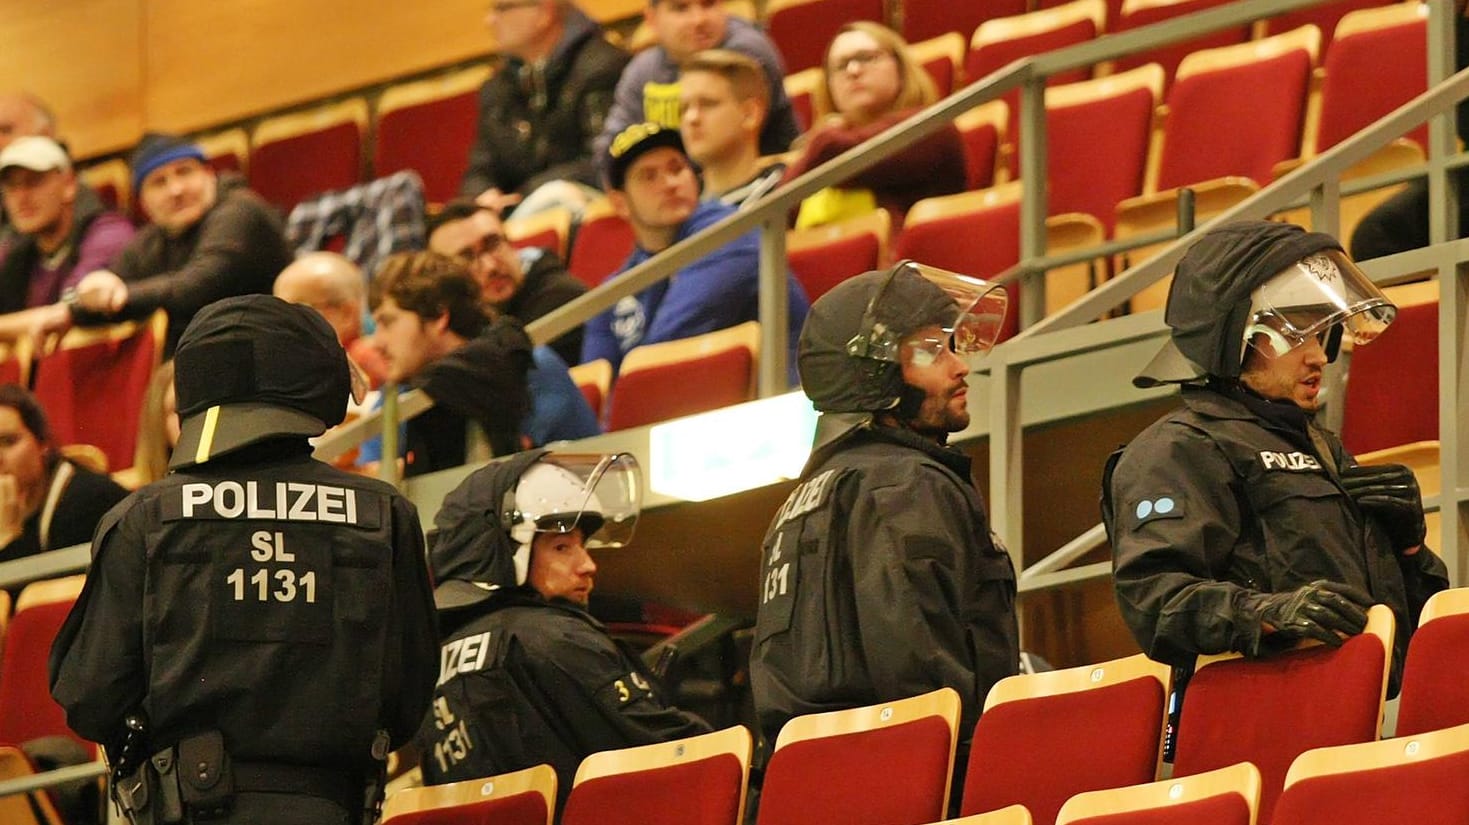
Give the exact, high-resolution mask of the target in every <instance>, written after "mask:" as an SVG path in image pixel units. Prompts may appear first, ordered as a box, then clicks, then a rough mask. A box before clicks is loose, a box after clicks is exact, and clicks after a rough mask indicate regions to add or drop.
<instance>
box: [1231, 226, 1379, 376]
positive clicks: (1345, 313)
mask: <svg viewBox="0 0 1469 825" xmlns="http://www.w3.org/2000/svg"><path fill="white" fill-rule="evenodd" d="M1396 315H1397V307H1395V306H1393V304H1392V302H1391V301H1389V300H1388V298H1387V296H1386V295H1384V294H1383V293H1382V290H1380V289H1378V288H1377V285H1376V284H1374V283H1372V281H1371V280H1370V279H1369V278H1368V277H1367V276H1366V275H1365V274H1363V273H1362V270H1360V269H1358V268H1357V265H1356V264H1354V263H1352V261H1351V259H1350V258H1348V257H1347V256H1346V254H1345V253H1343V252H1342V251H1341V250H1339V249H1324V250H1321V251H1320V252H1315V253H1312V254H1310V255H1308V256H1306V257H1305V258H1302V259H1301V260H1299V261H1297V262H1295V263H1294V264H1291V265H1290V266H1288V267H1286V268H1285V269H1283V270H1281V271H1280V272H1278V273H1276V275H1275V276H1274V277H1272V278H1271V279H1270V280H1268V281H1266V282H1264V283H1262V284H1260V285H1259V286H1257V287H1255V289H1254V290H1253V291H1252V292H1251V293H1250V314H1249V318H1248V319H1247V321H1246V323H1245V330H1244V344H1245V347H1244V350H1243V352H1244V357H1248V354H1249V349H1250V348H1251V347H1254V348H1257V349H1258V348H1261V347H1268V348H1269V351H1270V353H1271V354H1273V355H1275V356H1281V355H1284V354H1285V353H1287V352H1290V351H1291V350H1293V349H1295V348H1296V347H1298V346H1300V345H1302V344H1304V343H1305V342H1306V341H1308V340H1310V339H1311V338H1320V339H1321V340H1322V345H1323V347H1324V349H1325V350H1326V354H1327V359H1328V360H1335V359H1336V349H1337V345H1338V344H1339V342H1340V336H1341V334H1342V333H1343V332H1344V333H1345V334H1346V335H1348V336H1350V337H1351V339H1352V342H1353V343H1354V344H1356V345H1357V346H1362V345H1364V344H1369V343H1371V342H1372V341H1373V340H1374V339H1376V338H1377V336H1378V335H1380V334H1382V331H1383V330H1384V329H1386V328H1387V326H1388V325H1389V324H1391V323H1392V322H1393V318H1394V317H1395V316H1396ZM1257 336H1258V337H1257Z"/></svg>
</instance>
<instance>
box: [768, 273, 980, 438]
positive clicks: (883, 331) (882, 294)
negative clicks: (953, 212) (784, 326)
mask: <svg viewBox="0 0 1469 825" xmlns="http://www.w3.org/2000/svg"><path fill="white" fill-rule="evenodd" d="M1008 298H1009V296H1008V295H1007V293H1006V292H1005V290H1004V288H1003V287H1000V286H998V285H996V284H991V283H989V282H987V281H984V280H983V279H980V278H975V277H971V276H968V275H961V274H959V273H957V272H950V271H948V270H944V269H939V268H937V267H932V266H927V265H925V264H920V263H916V262H914V261H902V262H900V263H898V264H897V265H896V266H894V267H893V268H892V269H889V270H885V271H884V270H874V271H871V272H864V273H862V274H861V275H857V276H855V277H852V278H848V279H847V280H845V281H843V282H842V283H840V284H838V285H837V286H835V287H833V288H832V289H831V291H829V292H827V293H826V294H825V295H822V296H821V297H820V298H818V299H817V300H816V302H815V303H813V304H812V305H811V310H810V312H809V313H808V314H807V316H806V323H805V325H804V326H803V327H802V328H801V338H800V344H799V347H798V352H797V367H798V369H799V370H800V374H801V386H802V388H803V389H804V390H805V392H806V395H807V397H809V398H810V399H811V401H812V404H813V405H814V406H815V407H816V409H817V410H818V411H819V412H823V413H874V412H880V411H884V410H897V411H898V414H899V417H905V416H904V411H905V410H906V408H907V407H908V406H911V405H913V404H915V403H918V402H921V401H922V398H921V392H919V391H918V390H916V389H915V388H911V387H908V386H907V385H906V384H905V383H904V382H903V371H902V363H901V351H902V346H901V344H902V342H903V340H904V339H905V338H907V337H908V336H910V335H912V334H913V333H914V332H916V331H918V330H921V329H923V328H925V327H935V326H936V327H938V328H939V329H940V330H941V335H940V336H939V337H938V338H936V339H935V340H933V341H926V342H918V344H917V345H916V346H910V351H912V353H913V355H912V356H911V357H915V358H922V357H923V356H924V354H925V353H926V354H927V355H928V356H929V357H930V358H934V357H937V356H938V354H939V350H940V349H942V348H947V349H950V350H952V351H954V352H956V353H958V354H959V355H960V356H973V355H976V354H978V353H982V352H986V351H988V350H989V349H990V348H991V347H993V346H994V344H995V342H996V339H997V338H998V337H999V334H1000V329H1001V327H1002V325H1003V324H1004V320H1005V310H1006V307H1007V304H1008ZM910 343H911V342H910ZM915 393H918V395H919V397H918V398H916V400H914V394H915ZM914 409H915V410H916V407H915V408H914ZM909 414H910V415H911V412H909Z"/></svg>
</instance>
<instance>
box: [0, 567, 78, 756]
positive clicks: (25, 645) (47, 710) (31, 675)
mask: <svg viewBox="0 0 1469 825" xmlns="http://www.w3.org/2000/svg"><path fill="white" fill-rule="evenodd" d="M84 581H85V577H83V576H68V577H66V578H64V579H51V580H49V581H41V582H35V583H34V584H30V585H27V586H26V588H25V589H24V590H22V591H21V593H20V597H19V598H17V599H16V602H15V615H14V616H13V617H12V618H11V620H10V624H9V626H8V627H7V628H6V630H5V655H4V657H3V659H0V708H4V709H5V710H4V712H3V713H0V742H4V743H7V744H15V745H19V744H21V743H24V742H28V741H30V740H32V739H38V738H40V737H42V736H69V737H71V738H73V739H76V740H77V741H79V742H82V741H85V740H82V739H81V738H80V737H78V736H77V735H76V734H75V733H73V732H72V730H71V728H69V727H67V726H66V714H65V712H64V711H62V709H61V706H60V705H58V704H56V701H55V700H54V699H52V698H51V688H50V681H49V679H48V678H47V674H46V660H47V658H48V657H49V656H50V655H51V643H52V642H53V641H54V640H55V639H56V634H57V632H58V631H60V630H61V625H62V624H63V623H64V622H65V621H66V617H67V614H69V613H70V612H71V606H72V605H73V604H75V603H76V599H77V596H78V594H80V593H81V592H82V583H83V582H84Z"/></svg>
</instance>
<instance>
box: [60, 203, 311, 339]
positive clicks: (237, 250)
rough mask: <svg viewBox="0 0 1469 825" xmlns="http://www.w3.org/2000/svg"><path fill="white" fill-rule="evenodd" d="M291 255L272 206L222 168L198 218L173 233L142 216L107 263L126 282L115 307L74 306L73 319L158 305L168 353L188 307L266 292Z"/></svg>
mask: <svg viewBox="0 0 1469 825" xmlns="http://www.w3.org/2000/svg"><path fill="white" fill-rule="evenodd" d="M291 257H292V255H291V248H290V246H289V245H288V244H287V243H286V238H285V235H284V234H283V230H282V226H281V219H280V215H279V213H277V212H276V211H275V209H274V208H273V207H271V206H270V205H269V204H267V203H266V202H265V201H263V200H261V199H260V196H259V195H257V194H255V193H254V192H252V191H250V190H249V189H246V188H245V184H244V181H243V180H241V179H240V178H239V177H238V176H233V175H222V176H220V179H219V191H218V196H217V199H216V200H215V203H214V206H213V207H212V208H210V210H209V211H208V212H206V213H204V217H203V218H202V219H200V221H199V222H198V223H196V224H194V225H193V226H191V227H189V228H188V229H187V230H185V231H184V232H182V233H180V234H178V235H169V234H168V233H167V232H165V231H163V229H162V228H161V227H159V226H158V225H157V224H149V225H148V226H146V227H144V228H143V229H142V230H140V231H139V232H138V234H137V236H135V237H134V238H133V240H132V243H129V244H128V245H127V246H126V247H124V248H123V250H122V253H121V254H119V255H118V258H117V261H116V262H115V263H114V265H113V271H114V272H116V273H117V274H118V276H119V277H121V278H122V279H123V280H124V281H127V282H128V299H127V304H126V305H125V306H124V307H123V308H122V311H121V312H119V313H117V314H116V315H102V314H96V313H81V312H78V313H75V315H76V320H77V323H79V324H98V323H103V324H106V323H113V322H115V321H126V320H132V319H137V318H144V317H147V316H148V315H149V314H150V313H152V312H153V310H155V309H158V308H159V307H162V308H163V309H165V310H167V311H168V342H167V346H166V349H165V353H164V355H165V357H167V356H168V355H169V354H171V353H172V352H173V348H174V345H175V344H177V343H178V338H179V335H181V334H183V331H184V327H185V326H188V323H189V321H190V320H191V319H192V318H193V317H194V313H196V312H198V311H199V310H201V309H203V308H204V307H205V305H207V304H211V303H213V302H215V301H218V300H219V299H220V298H229V297H231V296H235V295H250V294H253V293H266V294H269V293H270V290H271V287H272V286H273V285H274V284H275V276H276V275H278V274H280V271H281V270H282V269H285V268H286V265H287V264H289V263H290V262H291Z"/></svg>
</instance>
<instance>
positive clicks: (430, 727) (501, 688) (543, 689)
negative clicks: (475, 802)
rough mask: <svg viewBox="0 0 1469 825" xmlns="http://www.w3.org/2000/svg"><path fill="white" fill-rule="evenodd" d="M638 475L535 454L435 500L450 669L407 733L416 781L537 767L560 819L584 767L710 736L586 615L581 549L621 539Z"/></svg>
mask: <svg viewBox="0 0 1469 825" xmlns="http://www.w3.org/2000/svg"><path fill="white" fill-rule="evenodd" d="M577 459H581V460H579V461H578V460H577ZM637 474H638V473H637V462H636V461H634V460H633V458H632V456H630V455H591V456H574V455H567V456H563V455H558V454H556V453H548V452H545V451H543V450H538V451H535V452H527V453H522V454H521V455H517V456H513V457H511V458H508V459H504V460H501V461H496V462H493V463H491V464H490V465H488V466H486V467H484V468H482V469H480V470H477V471H475V472H474V473H473V474H472V475H470V476H469V477H468V478H466V479H465V480H464V481H463V482H462V483H461V484H460V485H459V486H458V487H457V488H455V490H454V491H453V492H451V493H449V495H448V496H447V497H446V498H445V499H444V505H443V507H442V508H441V509H440V510H439V513H438V516H437V517H435V520H434V521H435V524H436V525H437V527H438V536H437V540H436V541H435V542H433V550H432V552H431V553H430V555H429V565H430V567H431V568H432V570H433V575H434V580H435V581H436V582H438V588H437V590H436V591H435V593H434V597H435V602H436V604H437V605H438V608H439V617H440V619H439V621H440V624H441V626H442V628H443V631H444V646H443V650H444V661H446V662H447V661H457V662H460V665H459V666H458V667H456V668H453V669H451V670H445V672H444V673H443V674H442V675H441V676H440V679H439V684H438V687H437V689H436V691H435V696H434V705H433V713H432V714H430V715H429V717H428V718H427V719H426V720H425V722H424V725H423V728H422V729H421V730H420V732H419V734H418V738H417V742H418V745H419V749H420V750H421V752H422V753H423V776H424V781H425V782H427V783H428V784H430V785H434V784H441V783H446V782H454V781H457V780H462V779H473V778H476V777H482V776H489V775H492V774H497V773H504V772H508V771H513V770H519V769H522V768H529V767H531V766H533V765H538V764H542V763H546V764H549V765H551V767H552V768H554V769H555V770H556V774H557V780H558V782H557V785H558V788H559V792H558V800H557V801H558V808H559V807H560V804H561V803H564V802H565V800H566V796H567V795H568V793H569V792H570V791H571V785H572V779H573V778H574V777H575V774H576V768H577V765H579V764H580V763H581V760H582V759H583V758H585V757H586V756H588V755H590V754H592V753H595V752H597V751H604V750H612V749H614V748H626V747H632V746H635V745H647V744H652V743H654V742H665V741H668V740H671V739H678V738H680V737H685V736H692V735H695V734H700V733H706V732H708V731H709V726H708V724H706V723H705V722H704V720H703V719H700V718H699V717H697V716H695V715H693V714H691V713H688V712H685V711H681V710H679V709H678V708H676V707H673V706H672V705H671V704H670V703H669V697H668V695H667V693H665V692H664V690H663V688H662V686H661V685H659V683H658V680H657V678H655V677H654V675H653V674H652V673H651V672H650V671H649V670H648V669H647V668H646V667H645V666H643V664H642V663H641V662H639V661H638V660H637V659H636V658H635V657H633V656H631V655H629V654H628V653H627V652H626V650H625V649H624V648H623V647H622V646H620V645H619V644H618V643H617V642H616V641H614V640H613V639H612V637H611V636H609V635H608V634H607V630H606V629H605V628H604V627H603V626H602V625H601V624H600V623H599V622H597V621H596V620H595V619H593V618H592V617H591V616H590V615H589V614H588V613H587V601H588V598H589V597H590V595H591V592H592V588H593V585H594V580H595V575H596V571H597V565H596V562H595V561H594V560H593V559H592V556H591V555H590V554H589V553H588V550H589V549H599V548H616V547H621V546H622V545H623V544H624V543H626V541H627V540H628V539H630V538H631V537H632V527H633V524H634V523H635V521H636V519H637V515H638V496H639V491H640V489H641V483H640V481H639V479H638V477H637ZM471 648H472V649H474V650H477V651H479V654H478V655H476V656H473V657H458V656H455V654H456V653H457V652H458V651H460V650H468V649H471ZM468 743H472V746H468Z"/></svg>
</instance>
